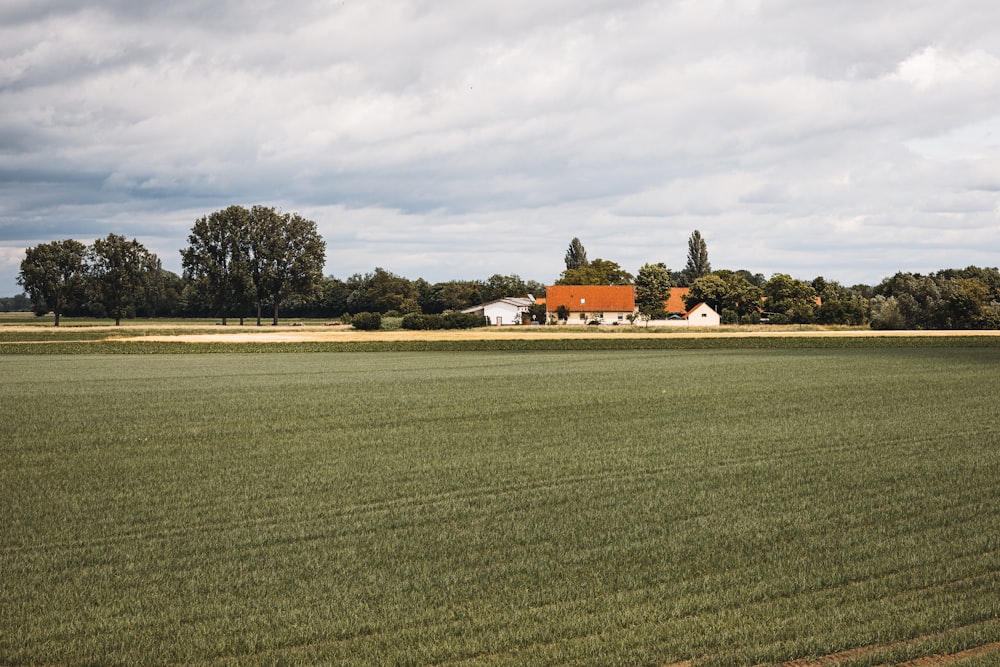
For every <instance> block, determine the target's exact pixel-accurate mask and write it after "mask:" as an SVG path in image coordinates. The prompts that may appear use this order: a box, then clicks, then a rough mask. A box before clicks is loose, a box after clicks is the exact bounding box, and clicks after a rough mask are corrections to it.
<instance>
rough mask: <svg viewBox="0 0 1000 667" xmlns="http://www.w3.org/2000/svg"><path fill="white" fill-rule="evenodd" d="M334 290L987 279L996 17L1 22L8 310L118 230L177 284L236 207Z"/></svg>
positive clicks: (397, 12) (858, 1)
mask: <svg viewBox="0 0 1000 667" xmlns="http://www.w3.org/2000/svg"><path fill="white" fill-rule="evenodd" d="M257 203H260V204H265V205H269V206H277V207H279V208H281V209H283V210H285V211H290V212H298V213H300V214H302V215H304V216H306V217H308V218H310V219H312V220H315V221H316V223H317V224H318V226H319V229H320V232H321V234H322V235H323V237H324V238H325V239H326V242H327V266H326V273H327V274H329V275H335V276H338V277H341V278H345V277H347V276H349V275H350V274H352V273H357V272H366V271H371V270H372V269H374V268H375V267H376V266H381V267H384V268H386V269H387V270H390V271H393V272H394V273H397V274H401V275H404V276H406V277H409V278H412V279H415V278H417V277H424V278H426V279H428V280H430V281H431V282H435V281H439V280H448V279H453V278H461V279H476V278H486V277H488V276H490V275H492V274H494V273H504V274H508V273H517V274H519V275H520V276H521V277H522V278H525V279H534V280H539V281H542V282H551V281H553V280H555V279H556V278H557V277H558V275H559V273H560V271H562V269H563V268H565V267H564V264H563V256H564V254H565V251H566V248H567V246H568V245H569V242H570V240H571V239H572V238H573V237H574V236H576V237H579V238H580V239H581V240H582V241H583V244H584V246H585V247H586V249H587V253H588V255H589V256H590V258H591V259H593V258H595V257H601V258H604V259H610V260H614V261H616V262H618V263H619V264H621V265H622V266H623V267H624V268H625V269H626V270H629V271H631V272H633V273H634V272H636V271H637V269H638V268H639V266H641V265H642V264H643V263H645V262H665V263H666V264H667V265H668V266H669V267H671V268H673V269H680V268H682V267H683V265H684V262H685V259H686V252H687V238H688V236H689V235H690V233H691V231H692V230H694V229H698V230H700V231H701V233H702V235H703V236H704V237H705V239H706V241H707V243H708V249H709V259H710V260H711V262H712V265H713V267H715V268H730V269H739V268H746V269H749V270H751V271H753V272H760V273H764V274H765V275H768V276H769V275H771V274H773V273H777V272H782V273H790V274H792V275H793V276H795V277H798V278H803V279H812V278H814V277H816V276H817V275H823V276H825V277H826V278H828V279H832V280H838V281H840V282H842V283H844V284H848V285H850V284H855V283H867V284H875V283H878V282H879V281H881V279H882V278H884V277H886V276H888V275H891V274H893V273H895V272H896V271H919V272H929V271H934V270H937V269H941V268H950V267H964V266H967V265H970V264H976V265H980V266H996V265H998V264H1000V3H997V2H996V1H995V0H950V1H949V0H905V1H904V0H877V1H873V0H839V1H838V2H829V1H827V0H684V1H678V0H662V1H650V2H640V1H631V0H503V1H502V2H501V1H498V0H478V1H476V2H464V1H461V0H452V1H445V0H378V1H374V0H343V1H342V2H341V1H337V2H320V1H304V0H282V1H280V2H279V1H271V0H248V1H237V0H217V1H215V2H212V3H204V2H200V1H199V2H195V1H194V0H172V1H171V2H160V1H156V2H152V1H148V0H105V1H100V0H98V1H94V0H91V1H89V2H80V1H74V0H4V2H3V3H2V4H0V296H3V295H10V294H14V293H17V292H19V291H20V288H19V287H18V286H17V285H16V283H15V277H16V274H17V270H18V265H19V263H20V261H21V259H23V255H24V249H25V248H26V247H28V246H32V245H35V244H37V243H42V242H47V241H52V240H56V239H63V238H76V239H78V240H80V241H83V242H86V243H89V242H91V241H92V240H93V239H94V238H97V237H100V236H105V235H107V234H109V233H112V232H114V233H117V234H123V235H125V236H127V237H129V238H132V237H135V238H138V239H139V240H140V241H141V242H142V243H144V244H145V245H146V246H147V247H148V248H149V249H150V250H152V251H153V252H155V253H157V254H158V255H159V256H160V258H161V259H162V260H163V263H164V266H165V267H166V268H168V269H171V270H174V271H177V272H179V271H180V259H179V258H180V256H179V252H178V251H179V250H180V248H182V247H183V246H184V245H185V243H186V236H187V234H188V232H189V230H190V228H191V225H192V223H193V222H194V221H195V220H196V219H197V218H199V217H201V216H203V215H206V214H208V213H211V212H212V211H215V210H218V209H221V208H224V207H226V206H228V205H230V204H244V205H252V204H257Z"/></svg>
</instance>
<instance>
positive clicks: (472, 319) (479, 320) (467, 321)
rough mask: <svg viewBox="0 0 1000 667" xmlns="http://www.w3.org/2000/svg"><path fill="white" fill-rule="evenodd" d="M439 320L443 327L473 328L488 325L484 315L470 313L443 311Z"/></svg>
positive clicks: (488, 322)
mask: <svg viewBox="0 0 1000 667" xmlns="http://www.w3.org/2000/svg"><path fill="white" fill-rule="evenodd" d="M441 320H442V322H443V323H444V328H445V329H475V328H476V327H488V326H489V325H490V321H489V320H488V319H487V318H486V317H484V316H482V315H474V314H472V313H445V314H444V315H441Z"/></svg>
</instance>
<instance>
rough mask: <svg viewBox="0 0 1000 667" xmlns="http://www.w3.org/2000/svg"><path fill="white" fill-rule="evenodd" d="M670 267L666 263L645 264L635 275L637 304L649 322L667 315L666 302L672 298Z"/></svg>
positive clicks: (643, 316) (641, 313) (672, 284)
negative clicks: (665, 310)
mask: <svg viewBox="0 0 1000 667" xmlns="http://www.w3.org/2000/svg"><path fill="white" fill-rule="evenodd" d="M673 286H674V283H673V281H672V280H671V279H670V269H668V268H667V266H666V264H663V263H662V262H659V263H657V264H648V263H647V264H643V265H642V267H641V268H640V269H639V273H637V274H636V276H635V305H636V306H637V307H638V308H639V315H640V316H642V318H643V319H645V320H646V321H647V322H648V321H649V320H654V319H660V318H663V317H665V316H666V313H665V312H664V302H665V301H666V300H667V299H669V298H670V288H671V287H673Z"/></svg>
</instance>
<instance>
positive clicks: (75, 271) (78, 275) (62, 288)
mask: <svg viewBox="0 0 1000 667" xmlns="http://www.w3.org/2000/svg"><path fill="white" fill-rule="evenodd" d="M86 253H87V248H86V246H84V245H83V244H82V243H80V242H79V241H75V240H73V239H66V240H64V241H52V242H51V243H42V244H39V245H37V246H35V247H34V248H28V249H27V250H26V251H25V257H24V260H23V261H22V262H21V271H20V273H19V274H18V276H17V282H18V284H19V285H21V286H22V287H24V289H25V291H26V292H27V293H28V296H29V297H31V303H32V305H33V307H34V308H35V312H36V313H39V314H45V313H46V312H48V311H50V310H51V311H52V313H53V314H54V315H55V326H59V318H60V317H61V316H62V314H63V312H65V311H66V310H67V309H68V308H70V307H72V306H74V305H76V304H78V303H79V301H80V300H81V299H82V297H83V294H84V287H85V285H86V264H85V258H86Z"/></svg>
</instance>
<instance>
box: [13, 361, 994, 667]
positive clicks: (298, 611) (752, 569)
mask: <svg viewBox="0 0 1000 667" xmlns="http://www.w3.org/2000/svg"><path fill="white" fill-rule="evenodd" d="M0 371H2V373H3V376H2V377H3V380H2V382H0V411H2V418H3V437H2V439H0V443H2V444H0V461H2V467H0V526H2V527H3V529H2V533H0V664H53V663H59V664H149V663H157V664H161V663H184V664H303V663H306V664H350V665H354V664H373V665H382V664H414V665H423V664H447V665H487V664H491V665H492V664H507V665H523V664H537V665H549V664H593V665H613V664H620V665H641V664H650V665H657V664H672V663H676V662H680V661H684V660H688V659H694V660H695V662H696V664H709V665H716V664H718V665H755V664H759V663H781V662H783V661H788V660H792V659H797V658H805V657H810V656H814V657H818V656H830V655H834V654H841V652H845V651H850V653H842V654H841V655H842V656H843V658H842V659H840V660H837V663H836V664H842V663H847V662H850V664H860V665H874V664H885V663H887V664H892V663H897V662H901V661H905V660H910V659H914V658H919V657H924V656H930V655H935V654H943V653H947V654H957V653H959V652H960V651H963V650H966V649H976V648H978V649H979V653H977V654H973V655H972V656H971V657H970V658H969V661H968V664H969V665H973V664H975V665H980V664H995V662H993V660H997V659H1000V652H997V651H996V650H995V649H992V648H990V646H991V645H994V644H995V643H996V642H1000V410H998V407H997V406H998V403H1000V347H997V346H995V345H994V346H986V347H980V348H974V347H941V348H933V347H932V348H923V349H915V348H907V347H889V348H885V349H759V350H755V349H714V350H630V351H622V350H590V351H584V352H580V351H575V352H574V351H557V350H552V351H524V352H443V351H441V352H371V353H358V352H341V353H323V352H314V353H311V354H300V353H295V352H284V353H254V354H238V353H230V354H150V355H124V354H101V355H99V354H84V355H33V354H23V353H22V354H8V355H4V356H0ZM982 647H986V648H985V649H983V648H982ZM984 651H985V653H984Z"/></svg>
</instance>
